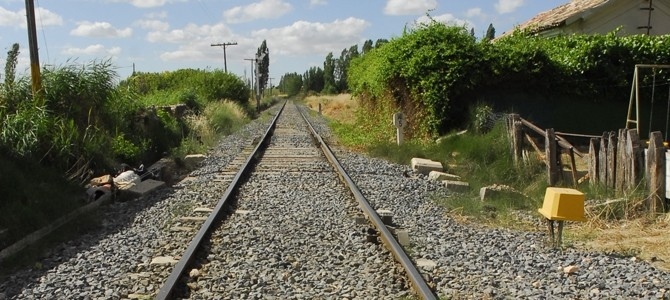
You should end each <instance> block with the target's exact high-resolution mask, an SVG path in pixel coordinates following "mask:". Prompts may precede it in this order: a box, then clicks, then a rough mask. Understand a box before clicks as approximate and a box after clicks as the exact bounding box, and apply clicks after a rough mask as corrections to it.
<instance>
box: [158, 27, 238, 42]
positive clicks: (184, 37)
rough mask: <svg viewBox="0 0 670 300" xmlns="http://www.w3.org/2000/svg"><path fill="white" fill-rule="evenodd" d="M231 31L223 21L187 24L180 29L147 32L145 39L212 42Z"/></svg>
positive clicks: (229, 35)
mask: <svg viewBox="0 0 670 300" xmlns="http://www.w3.org/2000/svg"><path fill="white" fill-rule="evenodd" d="M231 36H232V32H231V31H230V29H229V28H228V27H226V25H224V24H223V23H218V24H214V25H202V26H198V25H195V24H188V25H186V27H184V28H181V29H174V30H170V31H152V32H149V33H148V34H147V40H148V41H149V42H152V43H175V44H182V43H192V42H194V41H208V42H212V41H215V40H219V39H221V38H224V37H226V38H229V37H231Z"/></svg>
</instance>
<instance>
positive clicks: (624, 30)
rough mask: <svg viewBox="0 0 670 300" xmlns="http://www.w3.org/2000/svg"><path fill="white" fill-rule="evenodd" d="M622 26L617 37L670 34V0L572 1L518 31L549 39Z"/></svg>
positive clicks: (608, 30)
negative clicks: (524, 30) (528, 31)
mask: <svg viewBox="0 0 670 300" xmlns="http://www.w3.org/2000/svg"><path fill="white" fill-rule="evenodd" d="M619 27H621V30H620V31H619V32H618V35H635V34H649V35H663V34H670V0H571V1H570V2H569V3H566V4H563V5H561V6H559V7H556V8H554V9H552V10H549V11H545V12H543V13H541V14H539V15H537V16H535V17H534V18H532V19H530V20H528V21H527V22H525V23H523V24H521V25H519V26H518V27H517V28H519V29H527V30H530V31H531V32H534V33H536V34H537V35H539V36H547V37H550V36H556V35H568V34H580V33H582V34H606V33H608V32H612V31H614V30H615V29H617V28H619ZM510 33H511V32H506V33H505V34H503V36H504V35H508V34H510Z"/></svg>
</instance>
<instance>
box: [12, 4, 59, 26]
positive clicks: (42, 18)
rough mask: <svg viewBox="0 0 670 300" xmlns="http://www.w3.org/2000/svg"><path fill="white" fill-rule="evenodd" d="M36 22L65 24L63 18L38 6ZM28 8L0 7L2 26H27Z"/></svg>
mask: <svg viewBox="0 0 670 300" xmlns="http://www.w3.org/2000/svg"><path fill="white" fill-rule="evenodd" d="M35 22H37V24H38V25H40V26H55V25H63V18H62V17H61V16H59V15H57V14H55V13H53V12H51V11H49V10H48V9H45V8H41V7H38V8H37V9H36V11H35ZM26 23H27V21H26V10H25V9H22V10H19V11H16V12H14V11H10V10H6V9H4V8H3V7H0V26H10V27H21V28H26Z"/></svg>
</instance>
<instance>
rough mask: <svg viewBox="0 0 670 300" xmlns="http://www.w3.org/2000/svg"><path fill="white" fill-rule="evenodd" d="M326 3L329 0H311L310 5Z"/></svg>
mask: <svg viewBox="0 0 670 300" xmlns="http://www.w3.org/2000/svg"><path fill="white" fill-rule="evenodd" d="M326 4H328V1H326V0H309V5H310V6H316V5H326Z"/></svg>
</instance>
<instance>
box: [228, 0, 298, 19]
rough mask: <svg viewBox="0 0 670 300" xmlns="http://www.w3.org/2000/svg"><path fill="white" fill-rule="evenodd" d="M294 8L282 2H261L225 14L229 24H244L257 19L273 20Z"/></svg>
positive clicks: (232, 9) (274, 0)
mask: <svg viewBox="0 0 670 300" xmlns="http://www.w3.org/2000/svg"><path fill="white" fill-rule="evenodd" d="M292 9H293V7H292V6H291V4H290V3H288V2H283V1H282V0H261V2H255V3H251V4H249V5H247V6H236V7H233V8H231V9H229V10H226V11H224V12H223V16H224V17H225V18H226V21H228V22H229V23H243V22H249V21H253V20H257V19H273V18H279V17H281V16H282V15H284V14H286V13H288V12H289V11H291V10H292Z"/></svg>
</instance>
